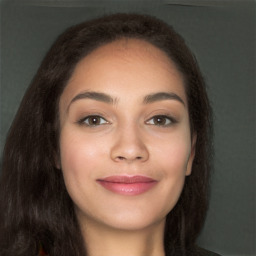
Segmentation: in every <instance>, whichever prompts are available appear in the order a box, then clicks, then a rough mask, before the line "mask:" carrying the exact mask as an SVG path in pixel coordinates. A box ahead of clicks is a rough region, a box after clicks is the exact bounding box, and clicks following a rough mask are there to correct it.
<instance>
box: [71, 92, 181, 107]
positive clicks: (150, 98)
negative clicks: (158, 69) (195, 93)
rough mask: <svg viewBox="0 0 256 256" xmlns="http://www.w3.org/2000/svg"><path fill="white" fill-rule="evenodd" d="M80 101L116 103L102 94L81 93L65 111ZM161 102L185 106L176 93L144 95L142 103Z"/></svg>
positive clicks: (115, 100) (108, 96)
mask: <svg viewBox="0 0 256 256" xmlns="http://www.w3.org/2000/svg"><path fill="white" fill-rule="evenodd" d="M81 99H92V100H96V101H100V102H104V103H108V104H114V103H116V102H117V101H118V100H117V99H114V98H112V97H111V96H110V95H108V94H105V93H102V92H93V91H90V92H81V93H79V94H77V95H76V96H75V97H74V98H73V99H72V100H71V102H70V103H69V105H68V108H67V111H68V110H69V108H70V105H71V104H72V103H73V102H75V101H77V100H81ZM161 100H177V101H179V102H181V103H182V104H183V105H185V103H184V101H183V100H182V99H181V97H180V96H178V95H177V94H176V93H172V92H158V93H152V94H149V95H146V96H145V97H144V100H143V103H144V104H150V103H154V102H157V101H161Z"/></svg>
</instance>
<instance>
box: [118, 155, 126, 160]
mask: <svg viewBox="0 0 256 256" xmlns="http://www.w3.org/2000/svg"><path fill="white" fill-rule="evenodd" d="M117 158H118V159H119V160H124V159H125V158H124V157H123V156H118V157H117Z"/></svg>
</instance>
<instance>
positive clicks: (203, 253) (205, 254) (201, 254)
mask: <svg viewBox="0 0 256 256" xmlns="http://www.w3.org/2000/svg"><path fill="white" fill-rule="evenodd" d="M197 251H198V256H221V255H220V254H217V253H215V252H211V251H208V250H205V249H203V248H197Z"/></svg>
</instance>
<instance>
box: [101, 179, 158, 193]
mask: <svg viewBox="0 0 256 256" xmlns="http://www.w3.org/2000/svg"><path fill="white" fill-rule="evenodd" d="M97 182H98V183H99V184H100V185H101V186H102V187H104V188H105V189H107V190H109V191H111V192H113V193H117V194H120V195H130V196H135V195H140V194H142V193H145V192H147V191H148V190H150V189H151V188H153V187H154V186H155V185H156V184H157V181H156V180H154V179H152V178H149V177H146V176H141V175H136V176H126V175H120V176H109V177H106V178H103V179H98V180H97Z"/></svg>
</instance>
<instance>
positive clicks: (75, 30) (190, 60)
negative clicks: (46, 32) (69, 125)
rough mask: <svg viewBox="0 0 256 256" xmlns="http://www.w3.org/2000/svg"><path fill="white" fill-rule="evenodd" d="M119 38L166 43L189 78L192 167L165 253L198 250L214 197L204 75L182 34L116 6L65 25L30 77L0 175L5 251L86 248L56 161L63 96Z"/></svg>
mask: <svg viewBox="0 0 256 256" xmlns="http://www.w3.org/2000/svg"><path fill="white" fill-rule="evenodd" d="M121 38H136V39H141V40H144V41H147V42H149V43H151V44H152V45H154V46H156V47H157V48H159V49H161V50H162V51H163V52H164V53H165V54H166V55H167V56H168V57H169V58H170V59H171V60H172V61H173V62H174V63H175V65H176V67H177V69H178V70H179V71H180V72H181V74H182V75H183V78H184V81H185V82H184V87H185V91H186V95H187V100H188V109H189V118H190V126H191V131H192V133H196V134H197V144H196V154H195V159H194V162H193V167H192V170H193V171H192V174H191V175H190V176H187V177H186V180H185V185H184V189H183V192H182V194H181V196H180V199H179V201H178V202H177V204H176V206H175V207H174V209H172V211H171V212H170V213H169V214H168V215H167V220H166V228H165V240H164V246H165V252H166V255H175V256H178V255H186V253H188V252H193V251H195V242H196V238H197V237H198V235H199V233H200V230H201V229H202V226H203V223H204V220H205V216H206V212H207V207H208V197H209V189H208V188H209V177H210V166H211V165H210V162H211V161H210V160H211V152H212V150H211V145H212V143H211V138H212V118H211V108H210V105H209V101H208V97H207V94H206V88H205V83H204V79H203V77H202V75H201V72H200V70H199V67H198V64H197V61H196V58H195V57H194V55H193V54H192V53H191V51H190V50H189V49H188V47H187V46H186V44H185V42H184V40H183V38H182V37H181V36H180V35H179V34H178V33H177V32H175V30H174V29H173V28H172V27H171V26H169V25H168V24H166V23H165V22H163V21H161V20H159V19H157V18H155V17H151V16H148V15H139V14H112V15H108V16H104V17H101V18H97V19H94V20H90V21H86V22H84V23H81V24H79V25H76V26H73V27H71V28H69V29H67V30H66V31H65V32H64V33H62V34H61V35H60V36H59V37H58V38H57V40H56V41H55V43H54V44H53V45H52V47H51V48H50V50H49V51H48V53H47V54H46V56H45V58H44V59H43V61H42V63H41V66H40V67H39V69H38V71H37V73H36V75H35V77H34V79H33V80H32V82H31V84H30V86H29V88H28V89H27V91H26V93H25V96H24V98H23V100H22V102H21V105H20V107H19V110H18V112H17V114H16V116H15V119H14V121H13V123H12V125H11V128H10V130H9V133H8V136H7V140H6V144H5V147H4V152H3V165H2V172H1V179H0V255H1V256H13V255H16V256H25V255H26V256H30V255H31V256H32V255H33V256H34V255H37V252H38V251H39V247H40V244H41V245H43V246H44V248H45V250H46V251H47V252H48V253H49V255H51V256H60V255H61V256H70V255H74V256H85V255H86V248H85V245H84V242H83V238H82V235H81V232H80V228H79V225H78V222H77V219H76V215H75V212H74V207H73V202H72V200H71V198H70V197H69V195H68V193H67V190H66V188H65V185H64V180H63V175H62V172H61V171H60V170H58V169H56V167H55V159H56V155H58V154H59V109H58V105H59V99H60V96H61V94H62V91H63V89H64V88H65V86H66V84H67V82H68V80H69V79H70V77H71V75H72V72H73V70H74V68H75V66H76V65H77V63H78V62H79V61H80V60H81V59H82V58H84V57H85V56H86V55H88V54H89V53H90V52H92V51H93V50H94V49H96V48H98V47H100V46H101V45H104V44H107V43H110V42H113V41H115V40H118V39H121Z"/></svg>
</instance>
